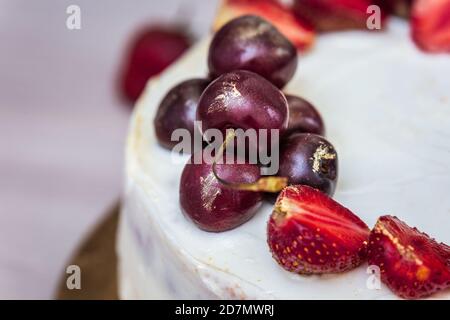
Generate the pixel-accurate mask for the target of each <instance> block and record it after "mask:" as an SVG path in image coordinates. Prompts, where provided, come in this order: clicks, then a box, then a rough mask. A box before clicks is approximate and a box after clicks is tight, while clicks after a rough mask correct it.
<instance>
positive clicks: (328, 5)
mask: <svg viewBox="0 0 450 320" xmlns="http://www.w3.org/2000/svg"><path fill="white" fill-rule="evenodd" d="M373 3H374V1H373V0H296V1H295V2H294V12H295V13H296V15H297V16H298V17H299V18H300V19H302V20H304V21H306V22H307V23H310V24H311V25H312V26H313V27H314V28H315V29H316V30H317V31H321V32H325V31H335V30H345V29H366V28H367V19H368V18H369V14H368V13H367V8H368V7H369V6H370V5H372V4H373ZM384 17H385V16H384V15H382V16H381V20H382V22H383V21H384Z"/></svg>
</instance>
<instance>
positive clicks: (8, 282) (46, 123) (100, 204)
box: [0, 0, 218, 299]
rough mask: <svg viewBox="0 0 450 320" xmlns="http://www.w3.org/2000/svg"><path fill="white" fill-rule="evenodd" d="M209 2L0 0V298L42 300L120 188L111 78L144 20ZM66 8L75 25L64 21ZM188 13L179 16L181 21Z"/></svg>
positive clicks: (197, 20)
mask: <svg viewBox="0 0 450 320" xmlns="http://www.w3.org/2000/svg"><path fill="white" fill-rule="evenodd" d="M217 4H218V1H217V0H208V1H205V0H184V1H183V0H164V1H156V0H132V1H123V0H122V1H121V0H96V1H93V0H72V1H66V0H39V1H29V0H28V1H26V0H0V299H49V298H52V297H53V295H54V293H55V287H56V284H57V282H58V280H59V278H60V276H61V274H62V273H63V272H64V270H65V267H66V265H67V263H68V260H69V258H70V256H71V254H72V253H73V250H74V249H75V248H76V246H77V244H78V243H79V242H80V240H81V239H82V238H83V237H84V236H85V235H86V234H87V233H88V232H89V231H90V230H91V229H92V228H93V227H94V225H95V224H96V222H97V221H98V220H99V219H100V218H101V216H102V215H103V214H104V213H105V211H106V210H107V209H108V208H110V207H111V206H112V205H113V203H114V202H115V201H117V199H118V198H119V196H120V193H121V190H122V180H123V179H122V176H123V160H124V159H123V154H124V151H123V150H124V142H125V139H126V131H127V125H128V118H129V116H130V111H131V107H130V105H129V103H127V102H125V101H124V100H123V99H121V98H120V96H119V94H118V89H117V78H118V73H119V70H120V65H121V63H122V60H123V57H124V54H125V51H126V47H127V45H128V43H129V42H130V39H131V38H132V37H133V35H134V34H135V33H136V30H139V28H141V27H142V26H145V25H149V24H158V23H166V22H169V23H171V22H177V23H181V24H182V23H189V28H190V32H191V33H192V34H193V35H194V37H195V38H197V39H198V38H201V37H202V36H203V35H205V34H207V33H208V32H209V31H210V29H211V24H212V21H213V19H214V15H215V11H216V7H217ZM69 5H78V6H79V7H80V9H81V29H80V30H69V29H68V28H67V27H66V20H67V18H68V14H67V13H66V9H67V7H68V6H69ZM185 18H186V19H189V20H188V21H182V20H183V19H185Z"/></svg>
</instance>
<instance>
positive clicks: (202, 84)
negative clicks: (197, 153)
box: [153, 79, 209, 149]
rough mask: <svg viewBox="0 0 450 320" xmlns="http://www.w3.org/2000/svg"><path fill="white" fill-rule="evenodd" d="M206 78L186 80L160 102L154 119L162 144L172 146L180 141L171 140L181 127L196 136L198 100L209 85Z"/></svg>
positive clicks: (157, 135)
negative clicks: (175, 131) (174, 132)
mask: <svg viewBox="0 0 450 320" xmlns="http://www.w3.org/2000/svg"><path fill="white" fill-rule="evenodd" d="M208 83H209V81H208V80H206V79H191V80H186V81H183V82H181V83H179V84H178V85H176V86H175V87H173V88H172V89H171V90H169V92H168V93H167V94H166V95H165V97H164V98H163V99H162V101H161V103H160V104H159V107H158V111H157V112H156V116H155V119H154V121H153V124H154V127H155V133H156V138H157V139H158V142H159V144H160V145H162V146H163V147H165V148H168V149H170V148H172V147H173V146H174V145H176V144H177V143H178V141H171V136H172V132H173V131H174V130H176V129H179V128H184V129H187V130H189V132H190V133H191V137H192V138H193V137H194V130H198V128H196V127H195V126H194V121H195V118H196V114H197V106H198V101H199V100H200V96H201V94H202V92H203V90H205V88H206V87H207V86H208Z"/></svg>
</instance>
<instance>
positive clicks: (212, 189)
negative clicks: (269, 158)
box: [180, 151, 262, 232]
mask: <svg viewBox="0 0 450 320" xmlns="http://www.w3.org/2000/svg"><path fill="white" fill-rule="evenodd" d="M202 152H203V151H202ZM193 159H194V155H192V157H191V160H190V161H191V163H189V162H188V163H187V164H186V166H185V167H184V170H183V173H182V175H181V181H180V204H181V208H182V211H183V213H184V214H185V216H187V217H189V219H190V220H192V221H193V222H194V223H195V224H196V225H197V226H198V227H199V228H200V229H203V230H205V231H211V232H221V231H226V230H229V229H233V228H236V227H237V226H239V225H241V224H243V223H244V222H246V221H248V220H249V219H250V218H251V217H253V215H254V214H255V213H256V211H257V209H258V208H259V207H260V205H261V203H262V194H261V193H260V192H254V191H240V190H234V189H231V188H229V187H226V186H225V185H223V184H222V183H221V182H219V181H218V180H217V179H216V178H215V176H214V173H213V171H212V165H211V164H207V163H205V162H203V163H202V164H194V163H193ZM216 173H217V175H218V176H219V177H220V178H221V179H223V180H225V181H227V182H232V183H253V182H255V181H256V180H258V179H259V177H260V171H259V168H258V166H257V165H251V164H225V163H224V164H217V165H216Z"/></svg>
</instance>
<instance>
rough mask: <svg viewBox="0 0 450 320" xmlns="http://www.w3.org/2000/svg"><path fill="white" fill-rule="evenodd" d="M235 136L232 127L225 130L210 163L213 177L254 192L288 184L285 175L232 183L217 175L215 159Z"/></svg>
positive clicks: (238, 188) (234, 187) (277, 190)
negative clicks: (250, 181) (222, 140)
mask: <svg viewBox="0 0 450 320" xmlns="http://www.w3.org/2000/svg"><path fill="white" fill-rule="evenodd" d="M235 137H236V133H235V131H234V130H233V129H229V130H227V134H226V137H225V141H224V142H223V143H222V145H221V146H220V148H219V151H218V153H217V155H216V157H215V158H214V162H213V164H212V171H213V174H214V177H215V178H216V179H217V180H218V181H219V182H220V183H222V184H223V185H225V186H227V187H229V188H231V189H236V190H242V191H255V192H274V193H275V192H280V191H281V190H282V189H283V188H284V187H286V186H287V184H288V179H287V178H286V177H263V178H259V179H258V180H257V181H255V182H252V183H232V182H229V181H226V180H224V179H222V178H220V177H219V175H218V174H217V171H216V165H217V161H218V160H219V159H220V158H221V157H222V156H223V152H224V150H225V148H226V146H227V144H228V143H229V142H230V140H231V139H234V138H235Z"/></svg>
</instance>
